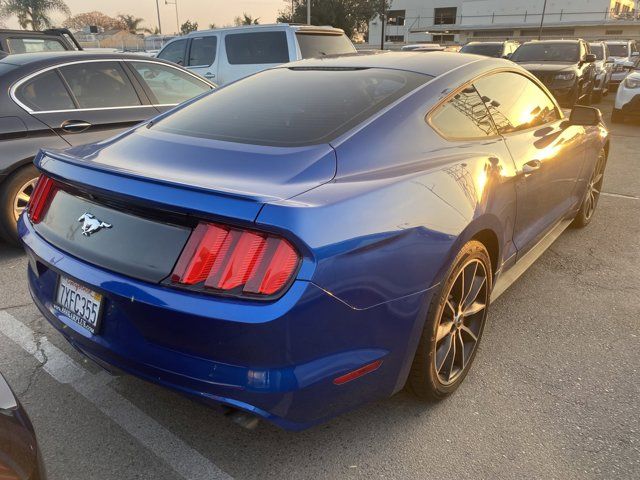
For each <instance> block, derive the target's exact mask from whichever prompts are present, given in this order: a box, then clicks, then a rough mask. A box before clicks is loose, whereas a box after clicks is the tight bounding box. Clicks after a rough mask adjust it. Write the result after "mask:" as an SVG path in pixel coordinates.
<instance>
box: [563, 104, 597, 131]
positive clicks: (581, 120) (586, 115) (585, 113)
mask: <svg viewBox="0 0 640 480" xmlns="http://www.w3.org/2000/svg"><path fill="white" fill-rule="evenodd" d="M600 123H602V113H601V112H600V110H598V109H597V108H593V107H585V106H582V105H576V106H575V107H573V110H571V115H570V116H569V125H580V126H583V127H593V126H597V125H599V124H600Z"/></svg>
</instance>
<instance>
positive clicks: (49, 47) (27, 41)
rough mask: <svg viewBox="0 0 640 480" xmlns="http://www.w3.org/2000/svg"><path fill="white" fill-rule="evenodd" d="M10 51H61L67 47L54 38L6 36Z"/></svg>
mask: <svg viewBox="0 0 640 480" xmlns="http://www.w3.org/2000/svg"><path fill="white" fill-rule="evenodd" d="M7 46H8V47H9V52H11V53H39V52H63V51H65V50H67V47H66V46H65V45H64V43H62V41H61V40H57V39H54V38H7Z"/></svg>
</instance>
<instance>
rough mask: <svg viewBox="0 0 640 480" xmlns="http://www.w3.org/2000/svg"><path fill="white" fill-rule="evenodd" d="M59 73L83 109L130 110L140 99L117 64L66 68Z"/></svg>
mask: <svg viewBox="0 0 640 480" xmlns="http://www.w3.org/2000/svg"><path fill="white" fill-rule="evenodd" d="M60 73H61V74H62V76H63V77H64V79H65V80H66V82H67V84H68V85H69V87H70V88H71V92H72V93H73V95H74V97H75V98H76V100H77V101H78V105H79V107H80V108H106V107H128V106H134V105H140V99H139V98H138V95H137V94H136V91H135V89H134V88H133V85H132V84H131V82H129V79H128V78H127V76H126V74H125V73H124V70H123V69H122V66H120V65H119V64H118V62H90V63H80V64H75V65H67V66H66V67H61V68H60Z"/></svg>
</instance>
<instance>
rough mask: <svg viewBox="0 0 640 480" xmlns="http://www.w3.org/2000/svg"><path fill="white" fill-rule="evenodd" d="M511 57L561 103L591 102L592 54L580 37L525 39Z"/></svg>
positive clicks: (593, 76)
mask: <svg viewBox="0 0 640 480" xmlns="http://www.w3.org/2000/svg"><path fill="white" fill-rule="evenodd" d="M511 60H512V61H514V62H516V63H518V64H519V65H521V66H522V67H524V68H526V69H527V70H529V71H530V72H531V73H533V74H534V75H535V76H536V77H538V78H539V79H540V80H541V81H542V83H544V84H545V85H546V86H547V88H548V89H549V90H551V92H552V93H553V95H554V96H555V97H556V99H557V100H558V102H560V104H561V105H562V106H563V107H567V108H572V107H573V106H574V105H575V104H576V103H579V102H582V103H585V104H589V103H591V95H592V93H593V90H594V88H595V79H596V67H595V64H594V62H595V60H596V57H595V55H594V54H593V53H591V50H590V49H589V44H587V42H585V41H584V40H543V41H532V42H526V43H524V44H522V45H520V46H519V47H518V49H517V50H516V51H515V52H514V53H513V55H511Z"/></svg>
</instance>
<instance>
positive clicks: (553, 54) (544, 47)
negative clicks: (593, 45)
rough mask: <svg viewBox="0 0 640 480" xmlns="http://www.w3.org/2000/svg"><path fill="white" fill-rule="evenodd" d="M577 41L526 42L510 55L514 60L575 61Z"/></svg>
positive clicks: (577, 55)
mask: <svg viewBox="0 0 640 480" xmlns="http://www.w3.org/2000/svg"><path fill="white" fill-rule="evenodd" d="M579 54H580V49H579V48H578V44H577V43H526V44H524V45H521V46H520V47H518V49H517V50H516V51H515V52H514V54H513V55H512V56H511V60H513V61H514V62H567V63H573V62H577V61H578V58H579Z"/></svg>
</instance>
